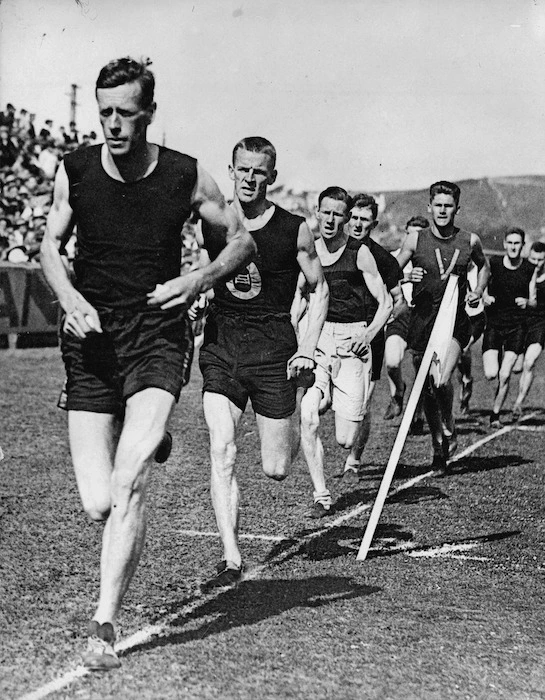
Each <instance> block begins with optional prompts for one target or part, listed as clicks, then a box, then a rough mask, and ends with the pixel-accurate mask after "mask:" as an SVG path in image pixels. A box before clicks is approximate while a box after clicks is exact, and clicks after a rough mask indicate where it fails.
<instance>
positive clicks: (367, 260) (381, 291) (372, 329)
mask: <svg viewBox="0 0 545 700" xmlns="http://www.w3.org/2000/svg"><path fill="white" fill-rule="evenodd" d="M357 265H358V268H359V269H360V270H361V272H362V275H363V279H364V280H365V284H366V285H367V289H368V290H369V292H370V293H371V294H372V295H373V297H374V298H375V299H376V301H377V304H378V308H377V310H376V312H375V315H374V316H373V320H372V321H371V323H370V324H369V326H368V327H367V330H366V333H365V339H364V341H362V342H363V343H364V344H365V345H367V344H369V343H370V342H371V341H372V340H373V338H374V337H375V336H376V334H377V333H378V332H379V331H380V329H381V328H383V327H384V325H385V323H386V321H387V320H388V317H389V316H390V313H391V311H392V306H393V304H392V297H391V296H390V295H389V294H388V291H387V289H386V285H385V284H384V281H383V279H382V277H381V276H380V274H379V271H378V269H377V264H376V262H375V258H374V257H373V255H372V253H371V251H370V250H369V248H367V246H365V245H362V246H361V247H360V249H359V250H358V258H357ZM362 349H363V348H361V347H360V346H359V345H358V344H355V346H354V348H353V350H354V352H355V353H356V354H360V352H359V351H360V350H362Z"/></svg>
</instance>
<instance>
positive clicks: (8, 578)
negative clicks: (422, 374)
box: [0, 349, 545, 700]
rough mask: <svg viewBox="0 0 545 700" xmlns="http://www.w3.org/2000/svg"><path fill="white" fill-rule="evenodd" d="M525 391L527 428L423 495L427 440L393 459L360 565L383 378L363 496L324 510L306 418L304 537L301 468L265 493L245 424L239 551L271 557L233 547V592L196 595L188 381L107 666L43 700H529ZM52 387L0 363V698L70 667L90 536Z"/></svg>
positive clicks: (540, 693) (529, 491)
mask: <svg viewBox="0 0 545 700" xmlns="http://www.w3.org/2000/svg"><path fill="white" fill-rule="evenodd" d="M475 366H476V367H477V368H478V369H477V381H476V383H475V394H474V399H473V402H472V409H473V410H472V412H471V414H470V416H469V417H467V418H463V419H461V420H460V422H459V426H460V449H461V450H463V449H464V448H465V447H467V446H469V445H471V444H473V443H474V442H476V441H477V440H479V439H482V438H483V437H485V436H486V435H488V434H489V432H490V431H489V429H488V419H487V417H486V416H485V415H484V411H485V409H488V408H489V406H490V403H491V394H492V388H491V387H490V386H488V385H487V384H486V383H485V381H484V379H483V378H482V372H481V370H480V367H479V362H475ZM542 371H543V365H540V367H539V371H538V377H537V380H536V382H535V385H534V387H533V389H532V392H531V394H530V397H529V407H531V408H532V409H533V410H535V411H536V418H535V419H533V420H531V421H527V423H526V424H525V425H524V427H525V428H529V429H527V430H513V431H511V432H508V433H505V434H500V435H498V436H497V437H496V438H495V439H494V440H491V441H490V442H488V443H486V444H484V445H482V446H481V447H480V448H479V449H478V450H476V451H475V452H473V453H471V454H470V455H468V456H467V457H465V458H463V459H461V460H459V461H458V462H456V463H455V464H454V465H453V473H452V475H449V476H446V477H439V476H436V475H434V476H425V475H426V473H427V472H428V471H429V436H428V435H425V436H422V437H410V438H409V439H408V441H407V445H406V448H405V450H404V452H403V454H402V457H401V461H400V465H399V468H398V470H397V473H396V477H395V479H394V483H393V487H392V488H393V489H395V490H396V493H395V495H394V496H393V497H391V498H390V499H389V500H388V501H387V502H386V506H385V509H384V511H383V514H382V517H381V520H380V523H379V527H378V530H377V535H376V537H375V540H374V543H373V549H372V551H371V553H370V556H369V558H368V560H367V561H366V562H363V563H359V562H357V561H356V558H355V557H356V552H357V548H358V546H359V542H360V539H361V536H362V533H363V528H364V526H365V523H366V520H367V517H368V514H369V510H370V507H371V506H372V502H373V499H374V496H375V494H376V491H377V489H378V485H379V482H380V478H381V476H382V470H383V468H384V465H385V464H386V461H387V458H388V454H389V448H390V447H391V445H392V444H393V441H394V438H395V427H394V426H395V425H397V424H398V422H399V421H394V422H393V424H392V422H386V421H383V420H382V414H383V413H384V409H385V406H386V403H387V395H386V394H387V389H386V381H385V379H383V380H382V381H381V382H380V384H379V386H378V388H377V392H376V396H375V400H374V407H375V412H374V423H373V434H372V439H371V442H370V444H369V446H368V449H367V451H366V453H365V457H364V459H365V460H366V462H367V464H368V467H367V469H366V474H365V477H364V478H363V479H362V480H360V482H359V483H357V484H355V485H353V486H352V487H350V489H347V490H345V491H342V490H341V487H340V485H339V482H338V480H336V479H334V478H333V476H334V474H336V473H337V472H338V471H339V470H340V468H341V467H342V464H343V461H344V455H343V454H342V453H341V452H342V451H341V450H340V448H338V447H336V446H335V445H334V444H333V437H332V416H331V415H328V416H326V417H325V419H324V422H323V434H324V443H325V450H326V462H327V472H328V474H329V476H330V484H331V488H332V491H333V493H334V496H335V497H336V498H337V500H338V510H337V512H336V514H335V515H334V516H333V517H331V518H328V519H325V520H322V521H320V522H316V521H313V520H309V519H308V518H307V517H306V514H307V511H308V510H309V507H310V505H311V487H310V481H309V478H308V475H307V473H306V469H305V467H304V464H303V462H302V460H301V459H298V461H297V462H296V464H295V467H294V471H293V474H292V475H291V476H290V478H289V479H288V480H286V481H285V482H283V483H282V484H278V483H275V482H272V481H271V482H269V481H268V480H266V478H265V477H264V476H262V474H261V471H260V466H259V450H258V445H257V432H256V426H255V421H254V419H253V415H252V413H251V411H250V410H248V411H247V413H246V414H245V416H244V418H243V420H242V422H241V426H240V429H239V456H238V475H239V483H240V487H241V492H242V531H243V532H244V533H247V534H249V535H263V536H267V537H275V538H285V539H284V540H283V541H281V540H278V541H271V540H269V539H262V538H245V539H243V540H242V547H243V552H244V556H245V559H246V561H247V563H248V565H249V567H250V570H251V571H252V572H253V573H252V574H251V575H250V576H249V578H248V580H246V581H245V582H244V583H243V584H241V585H240V586H239V588H237V589H236V590H230V591H227V592H222V593H216V594H214V595H212V596H208V597H201V596H200V595H198V594H196V591H197V590H198V585H199V583H200V582H201V581H203V580H205V579H206V578H207V577H208V576H209V575H210V574H211V573H212V570H213V568H214V565H215V563H216V561H217V560H218V559H219V558H220V556H221V550H220V546H219V540H218V539H217V538H214V537H211V536H206V535H200V534H187V533H188V531H193V532H196V533H201V532H202V533H210V532H214V531H215V522H214V517H213V514H212V508H211V505H210V500H209V495H208V481H209V466H208V454H207V453H208V446H207V431H206V427H205V424H204V420H203V416H202V410H201V405H200V376H199V372H198V369H197V368H194V372H193V379H192V382H191V384H190V386H189V387H188V390H186V391H185V392H184V393H183V394H182V400H181V401H180V404H179V406H178V408H177V410H176V413H175V415H174V419H173V422H172V428H173V431H172V432H173V434H174V437H175V448H174V451H173V456H172V457H171V458H170V459H169V461H168V462H167V463H166V465H157V466H156V467H155V470H154V476H153V481H152V485H151V488H150V523H149V528H148V539H147V544H146V547H145V549H144V554H143V557H142V561H141V563H140V567H139V569H138V571H137V574H136V576H135V579H134V580H133V583H132V586H131V588H130V590H129V593H128V595H127V597H126V599H125V604H124V607H123V612H122V615H121V619H120V623H121V636H120V640H119V641H120V645H121V647H122V648H123V647H126V649H125V650H124V651H123V652H122V663H123V665H122V668H121V670H120V671H119V672H115V673H111V674H109V675H96V674H86V675H82V676H81V677H77V676H76V677H75V678H72V679H69V680H71V682H70V683H67V684H65V685H64V686H63V687H60V689H59V690H57V691H56V692H54V693H51V694H50V695H45V696H47V697H54V698H78V699H85V698H93V699H94V698H112V699H113V698H121V699H127V700H129V699H130V700H132V699H134V698H143V699H148V698H149V699H151V698H218V697H223V698H227V699H231V698H233V699H234V698H240V699H243V698H244V699H245V698H271V699H272V698H308V697H312V698H324V699H325V698H341V699H344V698H354V699H356V698H358V699H360V698H361V699H367V698H373V699H375V698H376V699H380V700H383V699H384V700H390V699H393V700H395V699H397V698H399V699H401V698H403V699H404V700H407V699H410V698H419V699H420V698H422V699H425V700H429V699H437V700H443V699H448V698H469V699H471V700H473V699H477V698H478V699H491V700H492V699H493V700H495V699H496V698H505V699H506V700H518V699H521V700H522V699H532V700H533V699H534V698H535V699H537V698H544V697H545V665H544V663H543V659H544V658H545V642H544V640H545V616H544V612H543V610H544V608H543V583H544V574H545V553H544V541H545V519H544V507H543V492H544V485H545V484H544V482H545V478H544V465H545V458H544V440H543V437H544V434H543V432H541V429H542V427H545V411H544V410H543V409H542V406H543V400H542V397H543V389H544V381H543V377H542V376H541V374H539V372H542ZM407 375H408V376H412V375H411V373H410V370H407ZM62 378H63V371H62V368H61V362H60V358H59V355H58V353H57V351H55V350H51V349H46V350H24V351H17V352H14V353H10V352H3V353H2V352H0V413H1V416H2V419H1V424H0V425H1V428H0V430H1V432H0V445H1V447H2V448H3V451H4V454H5V458H4V460H3V461H1V462H0V474H1V477H2V478H1V481H0V602H1V619H0V622H1V628H2V635H1V637H0V697H1V698H21V697H23V696H25V695H29V696H30V695H31V694H34V693H35V692H36V691H40V689H43V688H44V687H45V686H46V685H47V684H48V683H49V682H51V681H55V680H56V679H59V678H63V677H65V676H66V674H67V673H69V672H71V671H73V670H74V669H76V668H77V666H78V663H79V659H78V657H79V653H80V652H81V650H82V649H83V648H84V646H85V628H86V623H87V621H88V619H89V617H90V615H91V614H92V611H93V609H94V603H95V601H96V598H97V593H98V558H99V552H100V538H101V533H102V528H101V527H100V526H97V525H96V524H93V523H91V522H88V520H87V519H86V516H85V515H84V514H83V513H82V511H81V507H80V504H79V499H78V495H77V491H76V487H75V483H74V479H73V476H72V471H71V465H70V459H69V454H68V449H67V439H66V417H65V415H64V414H63V413H62V412H61V411H59V410H57V409H56V408H55V403H56V399H57V395H58V392H59V390H60V387H61V384H62ZM511 393H513V390H512V392H511ZM507 417H508V416H506V418H507ZM354 511H355V512H357V515H355V516H354V517H348V516H349V515H350V514H351V513H353V512H354ZM335 523H337V525H335V526H331V525H332V524H335ZM328 525H329V526H328ZM324 526H326V527H324ZM317 531H319V532H317ZM137 634H139V635H140V636H139V637H138V636H136V635H137ZM35 697H37V695H35ZM41 697H44V695H42V696H41Z"/></svg>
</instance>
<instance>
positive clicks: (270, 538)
mask: <svg viewBox="0 0 545 700" xmlns="http://www.w3.org/2000/svg"><path fill="white" fill-rule="evenodd" d="M178 533H179V534H180V535H189V536H190V537H219V536H220V533H219V532H206V531H201V530H179V531H178ZM238 538H239V540H265V541H266V542H285V541H286V540H290V539H291V538H290V537H283V536H282V535H254V534H251V533H249V532H244V533H239V535H238Z"/></svg>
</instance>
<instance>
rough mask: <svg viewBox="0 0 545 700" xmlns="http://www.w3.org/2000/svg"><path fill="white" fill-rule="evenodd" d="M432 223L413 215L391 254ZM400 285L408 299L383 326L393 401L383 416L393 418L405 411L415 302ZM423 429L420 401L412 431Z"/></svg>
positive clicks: (405, 286)
mask: <svg viewBox="0 0 545 700" xmlns="http://www.w3.org/2000/svg"><path fill="white" fill-rule="evenodd" d="M429 226H430V223H429V221H428V220H427V219H426V218H425V217H424V216H412V217H411V218H410V219H409V220H408V221H407V223H406V225H405V232H402V235H403V238H402V240H401V241H399V243H398V247H397V248H396V250H393V251H392V255H393V256H394V257H395V258H397V256H398V255H399V253H400V252H401V246H402V243H403V241H404V240H405V238H406V236H407V235H408V234H410V233H416V234H418V233H420V231H422V229H425V228H429ZM411 269H412V264H411V263H408V265H406V266H405V270H404V273H405V274H408V273H410V271H411ZM401 289H402V291H403V295H404V296H405V301H406V302H407V307H406V309H404V310H403V311H402V312H401V313H399V314H398V315H397V316H396V317H395V318H392V319H390V321H389V322H388V325H387V326H386V328H385V329H384V333H385V337H386V343H385V347H384V362H385V365H386V371H387V373H388V385H389V387H390V396H391V399H390V403H389V404H388V406H387V408H386V412H385V413H384V420H392V418H397V416H399V415H401V412H402V411H403V396H404V394H405V388H406V384H405V382H404V381H403V375H402V371H401V364H402V362H403V357H404V355H405V350H406V349H407V338H408V337H409V326H410V321H411V308H410V307H411V305H412V284H411V283H410V282H404V281H402V285H401ZM423 429H424V415H423V413H422V403H421V402H419V404H418V408H417V410H416V411H415V415H414V418H413V422H412V425H411V433H412V434H414V435H420V434H422V432H423Z"/></svg>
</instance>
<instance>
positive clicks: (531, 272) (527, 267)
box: [522, 258, 536, 277]
mask: <svg viewBox="0 0 545 700" xmlns="http://www.w3.org/2000/svg"><path fill="white" fill-rule="evenodd" d="M522 266H523V269H524V271H525V272H526V273H527V274H529V275H530V277H532V276H533V275H534V272H535V271H536V266H535V265H532V263H531V262H530V261H529V260H528V258H524V259H523V261H522Z"/></svg>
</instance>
